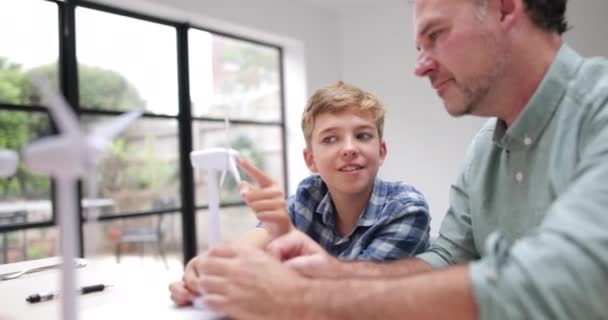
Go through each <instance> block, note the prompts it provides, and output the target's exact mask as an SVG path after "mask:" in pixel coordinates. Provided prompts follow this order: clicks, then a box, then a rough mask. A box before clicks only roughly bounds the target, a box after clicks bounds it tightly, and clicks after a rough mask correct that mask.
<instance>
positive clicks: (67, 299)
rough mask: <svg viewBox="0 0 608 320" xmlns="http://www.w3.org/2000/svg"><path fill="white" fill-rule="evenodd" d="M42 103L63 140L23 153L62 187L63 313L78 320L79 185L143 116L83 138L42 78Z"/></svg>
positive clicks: (48, 140) (113, 122) (29, 162)
mask: <svg viewBox="0 0 608 320" xmlns="http://www.w3.org/2000/svg"><path fill="white" fill-rule="evenodd" d="M34 84H35V85H36V87H37V88H38V90H39V91H40V95H41V98H42V102H43V104H44V105H46V106H47V108H48V109H49V111H50V113H51V116H52V118H53V120H54V121H55V123H56V125H57V129H58V130H59V132H60V134H59V135H56V136H50V137H45V138H42V139H39V140H37V141H34V142H32V143H30V144H29V145H27V146H25V147H24V148H23V151H22V154H23V158H24V159H23V160H24V161H25V163H26V165H27V167H28V168H29V169H30V170H32V171H34V172H37V173H40V174H45V175H50V176H52V177H54V178H55V180H56V182H57V193H56V194H57V195H58V197H57V217H58V219H59V229H60V248H61V255H62V257H63V264H62V278H61V287H62V308H61V314H62V319H64V320H75V319H77V314H76V310H77V303H76V277H75V272H74V264H73V263H72V261H74V258H75V257H76V250H77V247H76V243H78V239H77V237H76V236H77V234H78V230H77V212H78V210H77V206H76V205H77V199H78V197H77V194H76V190H75V188H74V186H75V183H76V181H77V179H78V178H79V177H81V176H84V175H86V174H87V173H90V172H91V171H92V170H93V169H94V168H95V165H96V162H97V161H98V160H99V159H100V158H101V156H102V155H103V154H104V153H105V151H106V150H107V149H108V147H109V146H110V145H111V142H112V139H114V138H115V137H116V136H118V135H119V134H120V133H121V132H122V131H123V130H125V129H126V128H127V127H128V126H129V124H131V123H132V122H133V121H135V120H136V119H137V118H138V117H139V116H140V115H141V112H140V111H133V112H129V113H127V114H123V115H121V116H118V117H116V118H115V119H113V120H111V121H108V122H107V123H104V124H103V125H100V126H97V127H96V128H94V129H93V130H91V132H90V133H89V134H84V132H83V130H82V129H81V127H80V125H79V124H78V120H77V118H76V115H75V114H74V113H73V111H72V109H71V108H70V106H69V105H68V104H67V102H66V101H65V99H64V98H63V96H61V95H60V94H59V93H58V92H57V91H56V90H54V89H53V88H52V87H51V84H50V83H49V81H48V80H47V79H45V78H42V77H36V78H34Z"/></svg>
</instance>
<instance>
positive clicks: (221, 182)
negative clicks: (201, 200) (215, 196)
mask: <svg viewBox="0 0 608 320" xmlns="http://www.w3.org/2000/svg"><path fill="white" fill-rule="evenodd" d="M224 180H226V170H222V175H221V176H220V188H221V187H222V186H224Z"/></svg>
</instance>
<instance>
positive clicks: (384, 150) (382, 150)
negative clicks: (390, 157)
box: [380, 141, 388, 164]
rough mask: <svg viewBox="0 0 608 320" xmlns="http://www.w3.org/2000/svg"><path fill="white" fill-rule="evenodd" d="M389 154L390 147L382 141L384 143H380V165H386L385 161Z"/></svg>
mask: <svg viewBox="0 0 608 320" xmlns="http://www.w3.org/2000/svg"><path fill="white" fill-rule="evenodd" d="M387 153H388V147H387V146H386V142H385V141H382V143H380V164H382V163H384V159H386V154H387Z"/></svg>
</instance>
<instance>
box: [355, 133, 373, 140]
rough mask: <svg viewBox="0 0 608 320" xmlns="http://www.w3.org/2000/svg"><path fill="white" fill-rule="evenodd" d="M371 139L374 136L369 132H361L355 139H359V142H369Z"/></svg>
mask: <svg viewBox="0 0 608 320" xmlns="http://www.w3.org/2000/svg"><path fill="white" fill-rule="evenodd" d="M373 137H374V135H373V134H371V133H369V132H361V133H358V134H357V139H360V140H369V139H371V138H373Z"/></svg>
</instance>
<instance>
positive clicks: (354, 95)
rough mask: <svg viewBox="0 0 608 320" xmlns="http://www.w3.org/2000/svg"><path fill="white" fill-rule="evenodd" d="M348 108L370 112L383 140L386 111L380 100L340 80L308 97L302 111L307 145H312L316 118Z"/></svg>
mask: <svg viewBox="0 0 608 320" xmlns="http://www.w3.org/2000/svg"><path fill="white" fill-rule="evenodd" d="M348 108H353V109H355V110H358V111H362V112H369V114H370V116H371V118H372V119H373V121H374V122H375V123H376V129H377V130H378V136H379V137H380V140H382V132H383V130H384V113H385V111H384V106H383V105H382V103H381V102H380V100H379V99H378V98H377V97H376V96H374V95H373V94H371V93H369V92H365V91H363V90H361V89H360V88H358V87H356V86H354V85H351V84H348V83H344V82H342V81H338V82H336V83H334V84H331V85H328V86H325V87H322V88H320V89H318V90H317V91H315V93H313V95H312V96H311V97H310V98H309V99H308V103H307V104H306V108H304V112H303V113H302V132H303V133H304V139H305V140H306V146H307V147H310V142H311V139H312V132H313V130H314V126H315V118H316V117H317V116H318V115H320V114H322V113H328V112H340V111H343V110H346V109H348Z"/></svg>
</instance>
